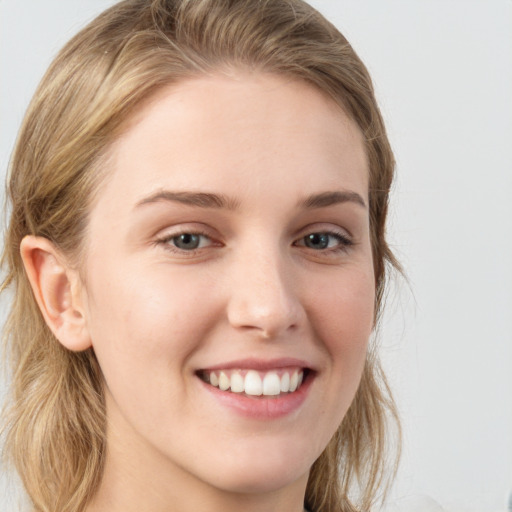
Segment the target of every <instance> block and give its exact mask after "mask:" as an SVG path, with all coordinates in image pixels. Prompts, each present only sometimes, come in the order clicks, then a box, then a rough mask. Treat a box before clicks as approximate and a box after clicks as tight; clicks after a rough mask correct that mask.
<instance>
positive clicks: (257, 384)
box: [245, 370, 263, 396]
mask: <svg viewBox="0 0 512 512" xmlns="http://www.w3.org/2000/svg"><path fill="white" fill-rule="evenodd" d="M245 393H246V394H247V395H253V396H260V395H262V394H263V383H262V382H261V377H260V375H259V373H258V372H255V371H254V370H249V371H248V372H247V375H246V376H245Z"/></svg>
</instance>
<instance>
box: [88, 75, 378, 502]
mask: <svg viewBox="0 0 512 512" xmlns="http://www.w3.org/2000/svg"><path fill="white" fill-rule="evenodd" d="M108 166H109V173H110V174H109V176H108V177H107V180H106V182H105V183H104V185H103V186H102V188H101V190H100V192H99V194H98V195H97V197H96V199H95V202H94V205H93V207H92V211H91V215H90V226H89V229H88V235H87V237H88V238H87V257H86V263H85V273H84V275H85V276H86V277H85V283H84V305H85V306H84V307H85V313H86V319H87V325H88V330H89V334H90V339H91V343H92V345H93V347H94V351H95V353H96V355H97V358H98V360H99V363H100V366H101V368H102V371H103V374H104V378H105V383H106V400H107V415H108V421H109V430H108V435H109V457H110V459H108V460H110V461H111V463H112V464H114V465H115V464H116V461H117V467H118V470H119V471H121V472H122V471H127V469H126V467H128V468H129V471H130V473H131V474H133V475H137V478H139V480H144V478H146V476H147V478H151V479H152V480H153V483H154V481H155V480H158V479H162V480H165V479H167V481H169V478H170V477H172V478H173V480H172V481H173V482H174V486H175V487H176V486H179V485H180V482H181V483H183V485H184V486H185V487H186V485H189V484H193V485H196V484H197V485H200V486H205V485H206V486H208V487H209V488H215V489H217V490H222V491H230V492H232V491H236V492H242V493H245V492H249V493H251V492H257V493H261V492H267V491H274V490H277V489H281V488H284V487H286V486H289V485H292V484H293V483H296V482H298V481H301V482H304V481H305V479H306V478H307V473H308V470H309V469H310V467H311V465H312V464H313V462H314V461H315V459H316V458H317V457H318V456H319V455H320V453H321V452H322V450H323V449H324V448H325V446H326V445H327V443H328V441H329V440H330V438H331V436H332V435H333V433H334V432H335V430H336V429H337V427H338V426H339V424H340V422H341V420H342V418H343V416H344V415H345V413H346V411H347V409H348V407H349V405H350V403H351V401H352V399H353V397H354V394H355V392H356V389H357V387H358V384H359V380H360V377H361V373H362V370H363V366H364V361H365V354H366V348H367V342H368V338H369V336H370V332H371V329H372V324H373V316H374V299H375V284H374V275H373V266H372V254H371V248H370V235H369V216H368V193H367V191H368V169H367V162H366V158H365V152H364V147H363V141H362V136H361V134H360V133H359V131H358V129H357V127H356V125H355V124H354V123H353V122H352V121H351V120H350V119H349V118H348V117H347V116H346V115H345V114H344V113H342V112H341V111H340V109H339V108H337V107H336V106H335V105H334V104H333V103H332V102H330V101H329V100H328V99H326V98H325V97H324V96H323V95H322V94H320V93H319V92H318V91H317V90H316V89H314V88H312V87H311V86H309V85H306V84H304V83H299V82H297V81H293V80H289V79H286V78H282V77H274V76H269V75H263V74H242V73H241V74H239V75H236V76H235V77H231V78H228V77H223V76H220V75H219V76H214V77H210V78H199V79H195V80H190V81H186V82H183V83H181V84H179V85H176V86H173V87H169V88H168V89H165V90H162V91H160V92H159V93H158V94H157V95H156V96H155V97H154V98H153V99H152V101H150V102H149V103H147V104H145V105H144V106H143V107H142V108H141V109H140V110H139V111H138V112H137V114H136V115H135V116H134V118H133V119H132V120H131V122H130V125H129V127H128V129H127V131H126V132H125V133H124V135H123V136H122V137H121V138H120V139H119V140H118V141H117V142H116V144H115V145H114V147H113V149H112V154H111V159H110V161H109V163H108ZM301 378H302V379H303V381H302V383H300V380H301ZM296 387H297V389H296V390H295V391H294V389H295V388H296ZM230 388H232V389H230ZM120 461H123V462H122V463H121V462H120ZM149 468H151V469H149ZM107 469H108V462H107ZM146 473H147V475H146V476H144V474H146ZM185 482H187V483H185Z"/></svg>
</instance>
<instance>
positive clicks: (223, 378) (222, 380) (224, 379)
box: [219, 372, 231, 391]
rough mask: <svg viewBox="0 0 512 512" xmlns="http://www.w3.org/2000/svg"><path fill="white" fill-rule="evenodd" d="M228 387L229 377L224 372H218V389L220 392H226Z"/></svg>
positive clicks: (229, 383)
mask: <svg viewBox="0 0 512 512" xmlns="http://www.w3.org/2000/svg"><path fill="white" fill-rule="evenodd" d="M230 385H231V382H230V380H229V377H228V376H227V375H226V374H225V373H224V372H220V375H219V388H220V389H221V390H222V391H226V390H227V389H229V387H230Z"/></svg>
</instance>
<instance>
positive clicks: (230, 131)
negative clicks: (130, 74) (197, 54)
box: [100, 73, 368, 202]
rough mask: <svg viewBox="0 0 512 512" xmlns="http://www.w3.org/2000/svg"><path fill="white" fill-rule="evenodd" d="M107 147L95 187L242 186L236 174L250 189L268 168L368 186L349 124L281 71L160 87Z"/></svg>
mask: <svg viewBox="0 0 512 512" xmlns="http://www.w3.org/2000/svg"><path fill="white" fill-rule="evenodd" d="M110 157H111V158H110V159H109V160H110V165H109V169H110V170H111V172H110V173H109V174H110V176H109V177H108V178H107V183H106V186H105V187H103V190H102V192H101V194H100V195H103V194H110V195H111V196H112V195H113V196H115V195H120V194H122V195H123V196H124V197H128V196H129V197H132V198H133V201H135V202H136V201H137V198H139V199H140V198H141V197H143V196H144V195H145V194H147V192H148V191H151V190H158V189H160V188H166V187H172V188H173V189H176V190H181V189H183V190H191V189H194V190H196V189H198V188H199V189H200V188H202V187H204V188H205V189H208V191H209V190H210V189H219V188H221V189H226V188H228V189H229V188H233V189H234V191H235V192H243V187H240V186H237V184H238V185H240V184H248V183H249V182H250V183H251V186H252V187H253V189H252V192H254V191H255V190H254V187H256V188H258V189H262V190H263V189H265V188H266V190H267V192H269V191H272V190H273V188H275V186H276V176H279V177H280V178H281V179H282V185H283V187H284V185H285V184H287V186H288V187H290V185H292V184H293V182H295V183H296V184H297V185H298V186H299V187H302V188H304V187H308V188H310V189H315V187H320V188H325V187H331V188H332V187H334V188H340V187H342V188H343V186H344V184H345V185H346V186H349V187H351V188H354V187H356V188H359V191H360V192H364V197H366V196H367V179H368V171H367V162H366V155H365V151H364V144H363V137H362V135H361V133H360V131H359V129H358V127H357V125H356V124H355V123H354V122H353V121H352V120H351V119H350V118H349V117H348V116H347V115H346V114H345V113H344V112H343V110H342V109H341V108H340V107H339V106H338V105H336V104H335V103H334V101H332V100H330V99H328V98H327V97H326V96H325V95H324V94H323V93H321V92H320V91H318V90H317V89H316V88H314V87H312V86H311V85H309V84H306V83H304V82H301V81H297V80H294V79H290V78H287V77H281V76H273V75H266V74H258V73H253V74H249V73H247V74H239V75H234V76H229V77H228V76H224V75H216V76H210V77H201V78H195V79H191V80H187V81H184V82H182V83H179V84H177V85H172V86H169V87H167V88H164V89H162V90H160V91H158V92H157V93H156V94H155V95H154V96H153V97H151V98H150V99H149V100H148V101H146V102H145V103H144V105H142V106H141V107H140V108H139V109H138V110H137V111H136V113H135V114H134V115H133V116H132V118H131V119H130V121H129V123H128V124H127V128H126V130H125V131H124V133H123V135H122V136H121V137H120V138H119V139H118V140H117V141H116V142H115V143H114V145H113V147H112V150H111V154H110ZM109 182H110V183H109ZM317 182H321V183H317ZM256 185H257V186H256ZM313 191H314V190H313Z"/></svg>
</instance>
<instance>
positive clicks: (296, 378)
mask: <svg viewBox="0 0 512 512" xmlns="http://www.w3.org/2000/svg"><path fill="white" fill-rule="evenodd" d="M298 385H299V376H298V375H297V372H293V373H292V376H291V377H290V392H292V393H293V391H295V390H296V389H297V386H298Z"/></svg>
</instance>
